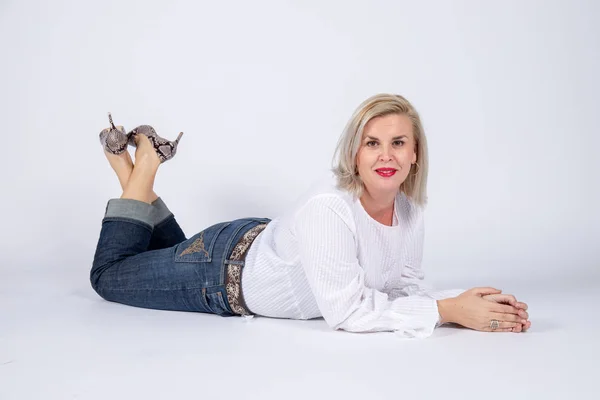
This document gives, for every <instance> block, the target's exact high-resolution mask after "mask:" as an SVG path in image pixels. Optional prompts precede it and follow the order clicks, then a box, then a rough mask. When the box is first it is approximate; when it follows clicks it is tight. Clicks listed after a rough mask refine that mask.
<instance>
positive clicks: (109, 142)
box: [100, 113, 129, 154]
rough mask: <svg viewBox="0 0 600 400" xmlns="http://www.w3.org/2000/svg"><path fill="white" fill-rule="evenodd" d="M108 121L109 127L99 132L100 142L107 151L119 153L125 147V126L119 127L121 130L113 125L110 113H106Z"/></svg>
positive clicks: (127, 137) (126, 137) (126, 139)
mask: <svg viewBox="0 0 600 400" xmlns="http://www.w3.org/2000/svg"><path fill="white" fill-rule="evenodd" d="M108 121H109V122H110V127H109V128H106V129H103V130H102V132H100V143H101V144H102V146H103V147H104V150H106V151H107V152H109V153H112V154H121V153H123V152H124V151H125V150H126V149H127V143H128V142H129V136H128V135H127V134H126V133H125V128H123V127H121V128H122V130H121V129H119V128H118V127H116V126H115V124H114V123H113V120H112V116H111V115H110V113H108Z"/></svg>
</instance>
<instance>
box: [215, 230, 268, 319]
mask: <svg viewBox="0 0 600 400" xmlns="http://www.w3.org/2000/svg"><path fill="white" fill-rule="evenodd" d="M266 226H267V224H259V225H256V226H255V227H253V228H251V229H249V230H248V231H247V232H246V233H245V234H244V235H243V236H242V237H241V238H240V240H239V241H238V243H237V244H236V245H235V247H234V248H233V250H232V251H231V256H230V257H229V261H232V262H233V263H231V262H227V261H226V264H227V273H226V275H225V289H226V291H227V300H228V302H229V306H230V307H231V310H232V311H233V312H234V313H235V314H238V315H253V314H252V313H251V312H250V310H248V306H247V305H246V302H245V301H244V296H243V295H242V265H243V261H244V260H245V259H246V253H247V252H248V249H249V248H250V245H251V244H252V242H253V241H254V239H256V237H257V236H258V234H259V233H261V232H262V231H263V230H264V229H265V227H266Z"/></svg>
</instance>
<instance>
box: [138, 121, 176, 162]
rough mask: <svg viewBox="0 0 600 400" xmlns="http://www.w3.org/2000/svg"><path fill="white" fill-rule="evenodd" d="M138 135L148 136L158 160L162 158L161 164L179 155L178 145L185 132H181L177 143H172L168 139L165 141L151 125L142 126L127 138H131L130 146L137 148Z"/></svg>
mask: <svg viewBox="0 0 600 400" xmlns="http://www.w3.org/2000/svg"><path fill="white" fill-rule="evenodd" d="M136 135H144V136H147V137H148V139H149V140H150V143H152V146H153V147H154V150H155V151H156V154H158V158H160V162H161V164H162V163H164V162H165V161H167V160H170V159H171V158H173V157H175V153H177V145H178V144H179V140H180V139H181V137H182V136H183V132H179V136H177V139H175V141H173V142H172V141H170V140H167V139H163V138H161V137H160V136H158V135H157V134H156V131H155V130H154V128H153V127H151V126H150V125H140V126H138V127H137V128H135V129H134V130H132V131H131V132H129V134H128V135H127V136H129V144H130V145H132V146H133V147H136V144H135V140H134V138H135V136H136Z"/></svg>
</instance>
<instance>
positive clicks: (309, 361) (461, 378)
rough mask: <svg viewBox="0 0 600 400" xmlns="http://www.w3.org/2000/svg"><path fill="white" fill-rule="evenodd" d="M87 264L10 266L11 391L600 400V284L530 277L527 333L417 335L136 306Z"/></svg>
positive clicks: (2, 301)
mask: <svg viewBox="0 0 600 400" xmlns="http://www.w3.org/2000/svg"><path fill="white" fill-rule="evenodd" d="M86 272H87V271H86ZM86 272H78V273H76V274H74V273H71V272H67V271H64V272H63V273H58V274H57V273H56V271H52V272H51V271H47V272H42V273H40V272H37V271H36V272H34V271H33V270H21V271H19V272H18V273H17V274H15V273H11V274H10V276H7V275H8V272H6V273H4V275H5V276H4V277H2V280H0V324H1V325H0V399H2V400H13V399H44V400H51V399H103V400H104V399H155V398H156V399H159V398H162V399H164V398H167V399H177V398H197V399H205V398H206V399H208V398H231V399H307V398H309V399H310V398H316V399H328V398H331V399H338V398H339V399H367V398H368V399H407V398H410V399H415V398H422V399H431V398H434V397H441V396H444V398H450V399H452V398H463V399H464V398H466V399H537V398H544V399H548V398H552V399H554V398H556V399H565V398H579V399H581V398H586V399H592V398H594V399H598V398H600V397H598V393H597V390H598V389H597V388H598V386H597V383H598V382H597V381H596V379H598V373H599V372H600V368H599V367H598V363H597V362H598V360H599V356H600V346H599V344H598V340H599V338H600V335H599V332H600V323H599V321H598V311H597V309H596V307H597V306H596V305H597V304H600V295H599V292H600V290H599V289H600V285H598V284H597V283H596V282H597V281H596V282H588V284H587V285H581V284H580V283H575V282H572V283H570V284H569V283H564V282H563V283H561V284H556V285H554V286H552V285H548V284H543V285H542V284H539V285H526V284H522V285H521V286H519V287H518V292H519V293H520V294H521V298H523V299H524V301H526V302H527V303H528V304H529V306H530V311H531V313H530V314H531V321H532V324H533V326H532V329H531V331H530V332H528V333H524V334H512V333H502V334H498V333H481V332H475V331H471V330H466V329H461V328H440V329H438V330H436V332H435V333H434V336H432V337H430V338H428V339H425V340H406V339H400V338H398V337H396V336H395V335H394V334H390V333H379V334H351V333H346V332H334V331H330V330H329V329H328V328H327V326H326V324H325V322H324V321H323V320H313V321H289V320H274V319H267V318H258V317H257V318H254V319H251V320H247V321H244V320H243V319H241V318H237V317H233V318H221V317H218V316H212V315H204V314H195V313H182V312H165V311H154V310H146V309H139V308H133V307H128V306H123V305H120V304H115V303H109V302H106V301H104V300H102V299H101V298H99V297H98V296H97V295H96V294H95V293H94V292H93V291H92V289H91V287H90V286H89V283H88V281H87V280H86ZM514 288H516V286H514V285H513V289H514Z"/></svg>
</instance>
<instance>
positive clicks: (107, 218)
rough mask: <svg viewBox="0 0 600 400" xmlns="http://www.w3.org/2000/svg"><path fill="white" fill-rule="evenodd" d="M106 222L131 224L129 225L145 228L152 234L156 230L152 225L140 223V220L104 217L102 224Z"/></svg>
mask: <svg viewBox="0 0 600 400" xmlns="http://www.w3.org/2000/svg"><path fill="white" fill-rule="evenodd" d="M106 221H113V222H129V223H132V224H135V225H138V226H141V227H143V228H146V229H147V230H148V231H149V232H150V233H152V231H153V230H154V229H153V227H151V226H150V225H148V224H147V223H145V222H144V221H139V220H137V219H133V218H127V217H104V218H103V219H102V223H104V222H106Z"/></svg>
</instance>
